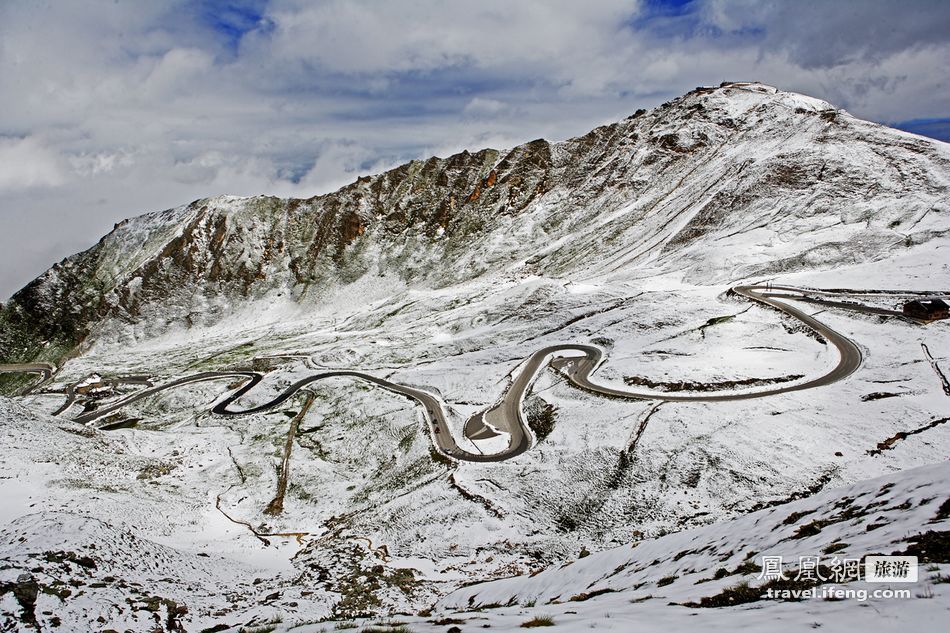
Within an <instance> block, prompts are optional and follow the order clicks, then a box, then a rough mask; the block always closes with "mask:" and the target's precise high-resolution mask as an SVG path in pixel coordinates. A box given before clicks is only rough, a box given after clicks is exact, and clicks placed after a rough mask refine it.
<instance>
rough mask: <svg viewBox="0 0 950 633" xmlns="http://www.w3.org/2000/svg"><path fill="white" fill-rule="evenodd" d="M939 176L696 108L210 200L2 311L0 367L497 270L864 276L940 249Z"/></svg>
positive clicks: (694, 96) (858, 133)
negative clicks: (343, 180) (864, 265)
mask: <svg viewBox="0 0 950 633" xmlns="http://www.w3.org/2000/svg"><path fill="white" fill-rule="evenodd" d="M948 171H950V151H948V149H947V146H946V145H945V144H943V143H940V142H938V141H933V140H930V139H925V138H923V137H917V136H914V135H911V134H907V133H904V132H900V131H897V130H893V129H890V128H886V127H883V126H880V125H875V124H873V123H868V122H866V121H861V120H858V119H855V118H853V117H851V116H849V115H848V114H847V113H846V112H843V111H840V110H837V109H835V108H834V107H833V106H831V105H829V104H828V103H825V102H823V101H819V100H817V99H812V98H809V97H805V96H803V95H798V94H795V93H787V92H782V91H778V90H776V89H775V88H772V87H768V86H763V85H759V84H728V85H724V86H722V87H719V88H703V89H697V90H695V91H694V92H691V93H689V94H687V95H685V96H683V97H681V98H678V99H675V100H673V101H671V102H669V103H667V104H664V105H663V106H660V107H659V108H656V109H654V110H651V111H649V112H643V111H641V112H638V113H637V114H635V115H634V116H632V117H630V118H628V119H626V120H624V121H621V122H618V123H614V124H611V125H607V126H604V127H601V128H597V129H596V130H593V131H592V132H590V133H589V134H587V135H585V136H582V137H578V138H574V139H570V140H567V141H564V142H560V143H548V142H546V141H544V140H538V141H533V142H531V143H528V144H525V145H522V146H519V147H516V148H514V149H512V150H510V151H498V150H491V149H487V150H483V151H480V152H477V153H475V154H470V153H468V152H463V153H461V154H458V155H455V156H451V157H449V158H446V159H440V158H431V159H429V160H426V161H416V162H412V163H408V164H406V165H403V166H402V167H399V168H397V169H394V170H392V171H389V172H386V173H384V174H380V175H377V176H371V177H365V178H360V179H358V180H357V181H356V182H355V183H353V184H352V185H349V186H347V187H344V188H343V189H341V190H339V191H338V192H336V193H333V194H328V195H325V196H319V197H316V198H312V199H309V200H295V199H291V200H279V199H276V198H264V197H258V198H247V199H242V198H234V197H228V196H224V197H217V198H210V199H205V200H198V201H195V202H193V203H192V204H190V205H187V206H184V207H180V208H177V209H173V210H170V211H165V212H162V213H156V214H151V215H146V216H142V217H139V218H135V219H132V220H128V221H125V222H123V223H120V224H119V225H117V226H116V228H115V230H114V231H113V232H112V233H110V234H109V235H107V236H106V237H104V238H103V239H102V240H101V241H100V243H99V244H97V245H96V246H95V247H93V248H92V249H90V250H89V251H86V252H84V253H81V254H79V255H77V256H74V257H72V258H68V259H66V260H64V261H63V262H61V263H60V264H57V265H56V266H54V267H53V268H52V269H50V270H49V271H48V272H47V273H45V274H44V275H43V276H41V277H40V278H38V279H37V280H36V281H35V282H33V283H31V284H30V285H29V286H27V287H26V288H24V289H23V290H22V291H21V292H19V293H17V294H16V295H15V296H14V297H13V299H12V300H11V301H10V303H9V304H8V305H7V306H5V309H4V311H3V314H2V322H3V323H4V325H5V327H4V335H3V337H2V338H0V360H4V361H7V362H10V361H26V360H33V359H36V358H41V359H46V360H53V361H55V360H57V359H59V358H61V357H63V356H64V355H65V354H67V353H68V352H69V351H70V350H71V349H72V348H73V347H74V346H76V345H78V344H80V343H83V344H85V347H84V349H85V348H88V346H89V345H91V344H94V343H95V342H96V341H99V340H113V339H115V338H116V337H118V336H124V337H125V338H126V339H132V340H138V339H141V338H143V337H148V336H151V335H154V334H156V333H160V332H162V331H165V330H166V329H167V328H168V327H169V326H170V325H188V326H193V325H201V324H210V323H215V322H218V321H220V320H221V319H222V318H225V317H226V316H228V315H229V314H233V313H234V312H235V311H236V310H241V309H247V308H248V307H249V305H250V304H255V305H256V306H257V308H256V309H257V310H258V311H260V310H262V309H265V308H267V307H268V306H270V305H271V304H272V303H274V302H278V303H285V302H288V301H289V302H292V303H293V304H294V305H300V304H301V303H302V304H303V305H305V306H307V307H308V308H311V309H314V308H319V307H320V306H322V305H325V304H326V303H327V302H328V301H330V300H331V299H332V298H333V297H334V296H338V295H344V296H346V295H350V294H353V293H364V292H365V289H366V286H368V285H369V286H379V285H382V286H383V288H384V289H379V288H377V292H376V294H375V295H373V296H377V297H381V296H386V294H389V293H391V292H392V290H394V289H400V288H433V287H451V286H452V285H455V284H458V283H460V282H463V281H465V280H471V279H474V278H479V277H484V276H486V275H489V274H491V273H498V272H500V271H504V270H506V269H509V268H510V267H511V266H516V267H520V268H521V269H522V270H523V271H524V272H526V273H537V274H541V275H545V276H553V277H559V278H565V277H567V278H586V277H590V276H593V275H603V274H607V273H613V272H617V271H623V272H625V273H629V272H630V271H636V272H635V274H636V276H638V277H644V276H650V275H654V274H656V273H657V272H676V273H677V274H678V275H679V276H680V277H681V278H682V279H684V280H686V281H688V282H690V283H699V284H710V283H725V282H728V281H731V280H734V279H736V278H743V277H752V276H762V275H771V274H778V273H783V272H788V271H795V270H808V269H815V268H830V267H834V266H838V265H842V264H854V263H860V262H865V261H877V260H880V259H882V258H885V257H887V256H889V255H891V254H893V253H894V252H895V251H901V250H905V249H908V248H911V247H913V246H914V245H915V244H920V243H924V242H927V241H929V240H931V239H933V238H934V237H937V236H941V235H943V234H944V233H945V232H946V226H947V214H948V203H947V193H948V178H947V173H948ZM525 262H527V263H525ZM373 280H377V281H376V282H374V281H373ZM379 282H382V283H381V284H380V283H379ZM280 316H281V315H280V314H271V317H270V318H271V319H273V320H277V319H279V318H280Z"/></svg>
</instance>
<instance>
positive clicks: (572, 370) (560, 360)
mask: <svg viewBox="0 0 950 633" xmlns="http://www.w3.org/2000/svg"><path fill="white" fill-rule="evenodd" d="M733 291H734V292H736V293H737V294H739V295H741V296H743V297H746V298H747V299H750V300H752V301H756V302H759V303H762V304H764V305H768V306H771V307H773V308H776V309H778V310H780V311H782V312H784V313H786V314H788V315H789V316H792V317H794V318H795V319H798V320H799V321H801V322H802V323H803V324H805V325H806V326H808V327H809V328H811V329H812V330H813V331H815V332H816V333H817V334H818V335H820V336H821V337H823V338H824V339H825V340H827V341H828V342H829V343H831V345H833V346H834V347H835V349H836V350H837V353H838V362H837V364H836V365H835V366H834V367H833V368H831V369H830V370H829V371H827V372H826V373H824V374H822V375H820V376H817V377H815V378H811V379H808V380H805V381H801V382H795V383H791V384H783V385H780V386H775V387H770V388H767V389H750V390H745V391H736V392H728V393H700V394H689V393H667V392H651V391H635V390H626V389H617V388H615V387H611V386H608V385H600V384H597V383H596V382H594V381H593V380H592V378H591V375H592V374H593V373H594V372H595V371H596V370H597V368H598V367H599V366H600V365H601V363H602V362H603V361H604V355H603V351H602V350H601V349H600V348H599V347H595V346H593V345H587V344H583V343H563V344H558V345H550V346H547V347H544V348H542V349H539V350H538V351H536V352H534V353H533V354H532V355H531V356H530V357H528V359H527V360H526V361H525V363H524V365H523V367H522V368H521V371H519V372H518V374H517V376H516V377H515V379H514V380H513V381H512V383H511V385H510V386H509V388H508V389H507V391H506V392H505V393H504V394H503V396H502V398H501V399H500V400H499V401H498V402H497V403H496V404H494V405H493V406H491V407H489V408H488V409H486V410H485V411H482V412H481V413H478V414H476V415H474V416H472V417H471V418H470V419H469V420H468V421H467V422H466V424H465V425H464V433H465V435H466V437H468V438H469V439H476V440H477V439H487V438H490V437H494V436H497V435H500V434H501V433H507V434H508V436H509V437H508V445H507V447H506V448H504V449H503V450H501V451H499V452H496V453H491V454H482V453H475V452H472V451H469V450H467V449H464V448H462V447H460V446H459V445H458V443H457V442H456V440H455V438H454V436H453V434H452V432H451V430H450V427H449V425H448V422H447V413H446V407H445V406H444V404H443V403H442V401H441V399H440V398H439V397H438V396H436V395H434V394H432V393H430V392H428V391H425V390H423V389H418V388H416V387H410V386H408V385H402V384H398V383H394V382H391V381H388V380H385V379H383V378H378V377H376V376H373V375H370V374H366V373H363V372H359V371H350V370H346V371H327V372H322V373H318V374H314V375H312V376H308V377H306V378H303V379H301V380H298V381H297V382H295V383H293V384H291V385H290V386H288V387H287V388H286V389H285V390H284V391H282V392H281V393H280V394H279V395H277V396H276V397H275V398H274V399H272V400H270V401H268V402H265V403H263V404H260V405H257V406H254V407H250V408H247V409H234V408H232V406H234V405H235V404H236V403H237V401H238V400H240V399H241V398H242V397H243V396H244V395H245V394H247V393H248V392H249V391H251V390H252V389H253V388H254V387H256V386H257V385H258V384H259V383H260V382H261V380H262V379H263V375H262V374H260V373H258V372H254V371H245V370H235V371H208V372H202V373H199V374H194V375H192V376H185V377H183V378H178V379H176V380H172V381H170V382H167V383H165V384H162V385H157V386H148V387H147V388H146V389H144V390H142V391H139V392H137V393H134V394H131V395H129V396H126V397H125V398H123V399H120V400H118V401H116V402H114V403H111V404H107V405H105V406H103V407H102V408H98V409H95V410H93V411H89V412H87V413H83V414H81V415H79V416H78V417H76V418H75V419H74V421H76V422H79V423H81V424H93V423H94V422H96V421H99V420H102V419H103V418H106V417H107V416H110V415H112V414H115V413H118V412H119V411H120V410H121V409H123V408H124V407H126V406H128V405H129V404H131V403H133V402H137V401H139V400H142V399H144V398H148V397H150V396H152V395H155V394H156V393H159V392H161V391H165V390H167V389H172V388H175V387H181V386H184V385H188V384H194V383H200V382H208V381H216V380H225V379H227V380H232V381H233V380H235V379H241V380H243V384H241V386H240V387H238V388H236V389H235V390H234V391H233V392H232V393H231V394H230V395H229V396H228V397H226V398H225V399H224V400H222V401H220V402H219V403H218V404H216V405H215V406H214V407H213V408H212V410H211V411H212V413H213V414H215V415H220V416H240V415H248V414H252V413H260V412H263V411H268V410H271V409H274V408H276V407H279V406H280V405H282V404H284V403H285V402H286V401H287V400H289V399H290V398H293V397H294V396H295V395H296V394H297V393H298V392H299V391H300V390H301V389H303V388H304V387H306V386H308V385H311V384H313V383H316V382H319V381H321V380H326V379H328V378H354V379H357V380H363V381H366V382H369V383H371V384H374V385H376V386H378V387H381V388H382V389H386V390H388V391H391V392H393V393H396V394H399V395H401V396H404V397H407V398H409V399H411V400H413V401H414V402H416V403H418V404H419V405H421V407H422V410H423V413H424V415H425V417H426V420H427V421H428V425H429V429H430V434H431V438H432V442H433V444H434V445H435V447H436V448H437V449H438V451H439V452H441V453H442V454H444V455H446V456H448V457H450V458H453V459H457V460H462V461H473V462H498V461H503V460H506V459H511V458H512V457H515V456H517V455H520V454H522V453H524V452H526V451H527V450H529V449H530V448H531V446H532V443H533V434H532V432H531V430H530V428H529V427H528V424H527V422H526V420H525V418H524V415H523V413H522V402H523V400H524V396H525V394H526V393H527V392H528V391H529V390H530V388H531V385H532V384H533V383H534V381H535V380H536V379H537V377H538V376H539V374H540V372H541V371H543V370H544V369H545V368H546V367H547V366H549V365H550V366H553V367H554V368H555V369H557V370H559V371H561V372H562V373H563V374H564V375H565V376H566V377H567V379H568V381H569V382H570V383H571V384H572V385H574V386H575V387H577V388H579V389H583V390H585V391H588V392H591V393H595V394H599V395H603V396H609V397H614V398H625V399H630V400H654V401H666V402H728V401H733V400H749V399H752V398H765V397H768V396H774V395H778V394H783V393H790V392H794V391H802V390H805V389H814V388H817V387H823V386H826V385H830V384H833V383H835V382H837V381H839V380H842V379H844V378H846V377H848V376H850V375H851V374H852V373H854V372H855V371H856V370H857V369H858V368H859V367H860V366H861V360H862V358H861V350H860V349H859V348H858V346H857V345H856V344H855V343H854V342H853V341H851V340H850V339H849V338H847V337H846V336H844V335H843V334H841V333H839V332H837V331H835V330H833V329H832V328H830V327H829V326H827V325H825V324H824V323H822V322H820V321H818V320H817V319H815V318H814V317H813V316H811V315H809V314H807V313H805V312H803V311H802V310H800V309H799V308H796V307H795V306H792V305H790V303H789V302H790V301H801V302H807V303H812V304H820V305H827V306H831V307H835V308H843V309H848V310H853V311H857V312H862V313H866V314H876V315H885V316H903V315H902V314H901V313H899V312H896V311H893V310H884V309H880V308H875V307H871V306H862V305H860V304H855V303H850V302H839V301H832V300H825V299H815V298H814V297H812V296H808V295H825V296H828V295H837V294H851V293H836V292H827V291H812V290H803V289H799V288H795V287H792V286H771V285H770V286H762V285H754V286H736V287H735V288H733ZM13 371H21V372H31V373H39V374H41V375H42V380H41V381H40V383H38V384H37V385H34V387H33V389H35V388H36V387H37V386H39V385H40V384H43V383H45V382H47V381H48V380H50V378H51V377H52V374H53V373H54V372H55V368H54V367H53V366H52V365H47V364H42V363H37V364H29V365H0V372H13ZM109 382H110V384H112V385H117V384H120V383H132V384H145V385H149V384H150V383H148V381H147V380H146V379H145V378H144V377H142V376H129V377H125V378H113V379H109ZM76 384H78V383H76ZM76 384H74V385H70V386H69V387H67V389H66V394H67V400H66V403H65V404H64V405H63V406H62V407H60V409H59V411H57V413H60V412H63V411H66V410H67V409H68V408H69V407H70V406H71V405H72V404H73V403H74V402H75V400H76V392H75V387H76Z"/></svg>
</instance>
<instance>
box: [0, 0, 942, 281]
mask: <svg viewBox="0 0 950 633" xmlns="http://www.w3.org/2000/svg"><path fill="white" fill-rule="evenodd" d="M948 30H950V4H948V3H945V2H941V1H937V0H933V1H931V0H916V1H912V2H904V3H900V4H899V5H898V4H896V3H893V2H886V1H885V0H860V1H858V0H839V1H837V2H819V1H817V0H802V1H801V2H778V1H772V2H769V1H766V2H758V1H756V2H752V1H751V0H692V1H691V2H685V3H684V2H679V1H676V2H666V1H664V0H642V1H631V0H591V1H590V2H583V3H580V2H574V1H572V0H524V1H523V2H507V1H503V0H480V1H479V2H474V3H445V2H442V1H440V0H413V1H412V2H371V1H369V0H347V1H343V0H325V1H323V2H316V3H315V2H309V1H306V2H305V1H303V0H199V1H197V2H195V1H187V0H169V1H168V2H161V3H143V2H131V1H127V0H88V1H86V2H82V3H49V4H44V3H37V2H31V1H28V0H8V1H6V2H3V3H0V97H2V103H3V117H2V118H0V217H2V218H3V220H4V225H5V226H4V228H5V230H4V231H2V232H0V271H2V272H0V297H2V296H6V295H9V294H10V293H11V292H12V291H13V290H15V289H16V288H17V287H19V286H21V285H23V284H24V283H25V282H27V281H28V280H29V279H30V278H32V277H33V276H35V275H36V274H38V273H40V272H41V271H42V270H43V269H44V268H46V267H47V266H48V265H49V264H50V263H51V261H53V260H54V259H59V258H61V257H62V256H64V255H66V254H68V253H69V252H72V251H75V250H78V249H81V248H83V247H85V246H87V245H89V244H92V243H94V242H95V240H96V239H98V237H99V236H100V235H101V234H102V233H104V232H105V231H107V230H109V228H111V226H112V224H113V223H114V222H115V221H117V220H119V219H121V218H123V217H128V216H130V215H134V214H137V213H140V212H143V211H148V210H154V209H160V208H167V207H170V206H174V205H177V204H182V203H185V202H188V201H190V200H193V199H195V198H198V197H202V196H207V195H215V194H219V193H233V194H238V195H252V194H257V193H267V194H275V195H283V196H287V195H299V196H310V195H314V194H316V193H320V192H325V191H329V190H332V189H333V188H336V187H338V186H340V185H342V184H345V183H346V182H350V181H352V180H353V179H355V178H356V176H358V175H360V174H363V173H368V172H375V171H379V170H382V169H385V168H387V167H390V166H393V165H396V164H398V163H400V162H402V161H404V160H408V159H411V158H419V157H425V156H427V155H430V154H437V155H443V156H444V155H447V154H449V153H452V152H454V151H458V150H461V149H463V148H468V149H478V148H481V147H486V146H491V147H496V148H499V149H502V148H505V147H510V146H512V145H514V144H516V143H519V142H523V141H525V140H530V139H533V138H538V137H546V138H551V139H562V138H566V137H568V136H571V135H574V134H581V133H584V132H586V131H587V130H588V129H590V128H591V127H594V126H596V125H599V124H602V123H605V122H608V121H611V120H616V119H618V118H622V117H623V116H626V115H627V114H629V113H630V112H632V111H633V110H635V109H636V108H639V107H649V106H652V105H656V104H658V103H660V102H662V101H665V100H667V99H669V98H670V97H672V96H675V95H677V94H681V93H683V92H684V91H686V90H688V89H690V88H692V87H694V86H697V85H702V84H706V85H708V84H717V83H719V82H720V81H723V80H743V79H756V80H760V81H765V82H768V83H773V84H775V85H778V86H780V87H782V88H786V89H792V90H798V91H801V92H806V93H809V94H813V95H815V96H818V97H821V98H824V99H827V100H829V101H831V102H833V103H835V104H837V105H840V106H843V107H845V108H847V109H849V110H850V111H852V112H853V113H854V114H856V115H858V116H862V117H865V118H870V119H875V120H882V121H903V120H909V119H922V120H931V119H938V118H940V117H946V116H947V115H948V113H950V87H948V86H947V84H946V80H945V77H944V75H945V69H946V68H947V67H948V66H950V44H948V42H947V38H946V33H947V32H948ZM928 129H930V128H928Z"/></svg>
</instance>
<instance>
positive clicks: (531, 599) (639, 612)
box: [277, 462, 950, 633]
mask: <svg viewBox="0 0 950 633" xmlns="http://www.w3.org/2000/svg"><path fill="white" fill-rule="evenodd" d="M948 490H950V462H943V463H941V464H939V465H935V466H928V467H923V468H917V469H913V470H908V471H904V472H901V473H898V474H895V475H890V476H887V477H880V478H876V479H872V480H868V481H865V482H862V483H860V484H858V485H855V486H850V487H847V488H837V489H834V490H828V491H825V492H823V493H820V494H818V495H815V496H814V497H811V498H809V499H806V500H802V501H795V502H792V503H788V504H785V505H781V506H777V507H773V508H769V509H765V510H760V511H758V512H754V513H752V514H748V515H746V516H743V517H742V518H739V519H735V520H732V521H726V522H723V523H719V524H716V525H711V526H707V527H702V528H696V529H692V530H686V531H683V532H679V533H676V534H671V535H668V536H664V537H661V538H658V539H653V540H644V541H635V542H633V543H631V544H629V545H624V546H622V547H617V548H614V549H609V550H606V551H603V552H599V553H595V554H591V555H589V556H585V557H583V558H580V559H576V560H571V561H568V562H565V563H564V564H562V565H557V566H554V567H551V568H549V569H546V570H544V571H542V572H541V573H539V574H535V575H531V576H520V577H514V578H507V579H504V580H497V581H494V582H488V583H481V584H475V585H471V586H469V587H465V588H463V589H460V590H459V591H456V592H454V593H452V594H450V595H448V596H446V597H445V598H443V599H442V600H440V601H439V602H438V604H437V605H436V606H435V608H434V609H433V610H432V613H431V614H429V615H427V616H426V617H409V618H406V617H401V618H398V619H399V620H400V621H402V622H404V623H406V624H405V625H406V626H407V627H408V629H409V630H412V631H419V632H424V631H444V630H445V627H446V625H447V624H453V625H456V626H459V627H461V629H462V630H466V629H468V628H488V629H490V630H492V631H515V630H520V629H521V628H522V627H525V626H526V624H528V623H531V622H538V621H541V622H544V621H546V620H550V626H552V627H553V628H552V629H551V630H552V631H570V632H573V631H589V630H591V629H595V630H598V631H630V630H638V631H686V630H689V631H692V630H704V631H707V630H710V631H735V630H740V629H749V630H756V631H758V630H762V631H764V630H779V631H804V630H809V629H815V628H825V629H828V630H832V631H895V630H913V631H938V630H941V629H942V628H943V626H944V625H943V623H944V622H946V619H947V617H948V615H950V589H948V584H947V583H948V580H950V576H948V573H947V572H948V570H950V560H948V553H950V550H948V548H950V531H948V527H950V496H948ZM871 553H876V554H882V555H911V556H917V558H918V561H919V568H918V570H917V571H918V578H919V580H918V582H916V583H906V584H905V583H898V582H890V583H888V582H874V581H871V582H868V581H867V580H866V579H865V576H864V573H863V571H861V572H858V574H859V575H860V577H859V578H855V577H854V572H853V569H854V568H853V567H852V566H851V565H852V563H853V562H854V561H856V560H859V559H862V558H863V557H864V556H866V555H868V554H871ZM763 557H781V566H782V574H783V576H784V577H785V579H786V580H785V581H775V580H772V581H770V580H769V579H768V578H767V577H765V576H764V570H765V567H764V566H763ZM803 558H804V559H805V560H806V561H809V560H810V561H814V562H816V563H817V564H818V565H819V567H818V568H817V571H816V574H817V575H815V576H810V574H809V572H807V571H805V572H804V573H800V572H801V571H802V570H801V560H802V559H803ZM846 561H850V562H846ZM807 564H808V562H806V565H807ZM812 578H814V580H813V579H812ZM770 588H771V589H772V592H773V593H772V594H769V589H770ZM809 591H810V592H811V594H809V593H808V592H809ZM898 591H905V592H906V594H904V595H901V594H898V593H896V592H898ZM792 592H803V593H792ZM772 596H775V597H772ZM365 624H367V625H370V622H366V623H365ZM379 624H381V625H382V629H381V630H386V629H387V627H386V626H385V623H384V622H383V623H379ZM326 628H327V625H320V626H311V627H306V626H304V627H301V628H299V629H297V628H295V629H293V630H294V631H300V633H315V632H317V631H320V630H326ZM277 630H284V629H283V627H278V629H277Z"/></svg>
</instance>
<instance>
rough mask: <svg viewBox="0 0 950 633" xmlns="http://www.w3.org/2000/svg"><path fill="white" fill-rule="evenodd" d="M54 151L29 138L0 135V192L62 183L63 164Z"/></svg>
mask: <svg viewBox="0 0 950 633" xmlns="http://www.w3.org/2000/svg"><path fill="white" fill-rule="evenodd" d="M62 162H63V161H62V160H61V159H60V157H59V156H58V155H57V154H56V152H55V151H53V150H51V149H50V148H48V147H46V146H44V145H43V144H42V143H40V142H39V141H38V140H36V139H34V138H32V137H26V138H4V137H0V194H2V192H4V191H12V190H19V189H29V188H31V187H44V186H45V187H56V186H58V185H60V184H62V182H63V164H62Z"/></svg>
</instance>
